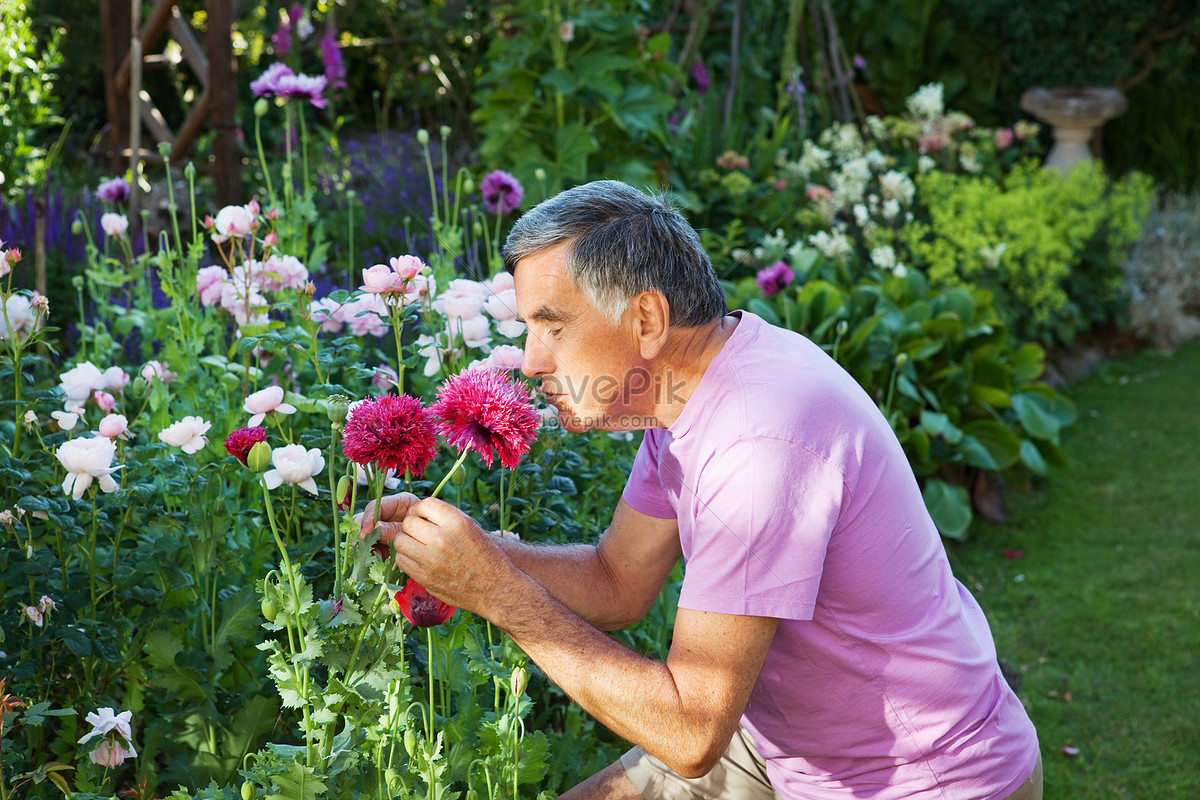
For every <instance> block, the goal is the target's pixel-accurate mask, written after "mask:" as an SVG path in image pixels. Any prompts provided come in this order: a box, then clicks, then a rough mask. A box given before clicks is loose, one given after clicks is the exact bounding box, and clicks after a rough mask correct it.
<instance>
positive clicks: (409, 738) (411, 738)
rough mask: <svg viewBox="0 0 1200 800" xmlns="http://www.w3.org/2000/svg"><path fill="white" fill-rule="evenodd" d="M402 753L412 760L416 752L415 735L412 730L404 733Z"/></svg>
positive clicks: (409, 729)
mask: <svg viewBox="0 0 1200 800" xmlns="http://www.w3.org/2000/svg"><path fill="white" fill-rule="evenodd" d="M404 751H405V752H406V753H408V757H409V758H412V757H413V756H415V755H416V752H417V734H416V732H415V731H414V730H413V729H412V728H408V729H407V730H405V731H404Z"/></svg>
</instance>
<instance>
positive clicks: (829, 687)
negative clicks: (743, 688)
mask: <svg viewBox="0 0 1200 800" xmlns="http://www.w3.org/2000/svg"><path fill="white" fill-rule="evenodd" d="M735 313H740V315H741V321H740V322H739V324H738V326H737V328H736V330H735V331H734V332H733V334H732V336H731V337H730V339H729V340H728V342H726V344H725V346H724V348H723V349H722V350H721V352H720V354H718V355H717V357H716V358H715V359H714V360H713V361H712V363H711V364H710V365H709V367H708V370H707V371H706V372H705V374H704V377H703V379H702V380H701V381H700V383H699V384H698V386H697V387H696V390H695V392H694V393H693V395H692V396H691V398H690V399H689V400H688V402H687V405H686V406H685V407H684V410H683V413H682V414H681V415H680V417H679V419H678V420H676V422H675V424H674V425H672V426H671V427H670V428H669V429H667V430H663V429H657V430H650V431H647V432H646V434H645V437H644V439H643V441H642V445H641V448H640V449H639V451H638V454H637V459H636V461H635V463H634V467H633V471H632V473H631V475H630V478H629V482H628V484H627V485H626V487H625V492H624V498H625V501H626V502H628V503H629V505H630V506H632V507H633V508H634V509H636V510H637V511H640V512H641V513H643V514H647V515H649V516H653V517H658V518H662V519H671V518H674V519H678V521H679V538H680V543H681V545H682V548H683V557H684V561H685V566H684V579H683V586H682V589H681V593H680V598H679V605H680V606H681V607H683V608H690V609H695V610H698V611H709V612H716V613H724V614H746V615H754V616H766V617H778V618H779V619H780V623H779V628H778V632H777V633H776V634H775V639H774V640H773V642H772V644H771V648H770V651H769V652H768V654H767V658H766V662H765V663H764V664H763V668H762V672H761V674H760V675H759V677H758V682H757V683H756V684H755V686H754V690H753V692H752V694H751V695H750V701H749V704H748V705H747V707H746V711H745V714H744V716H743V719H742V723H743V725H745V727H746V728H747V730H748V731H749V732H750V734H751V735H752V736H753V738H754V740H755V742H756V743H757V745H758V748H759V752H760V753H761V754H762V755H763V757H764V758H765V759H766V760H767V771H768V774H769V775H770V778H771V782H772V783H773V784H774V786H775V788H776V790H777V791H778V792H779V793H780V794H781V795H783V796H784V797H787V798H805V800H820V799H821V798H830V800H834V799H835V798H850V797H856V798H862V797H867V798H872V800H891V799H892V798H940V799H941V800H950V799H951V798H953V799H954V800H965V799H966V798H980V799H981V800H982V798H988V799H989V800H991V799H992V798H1002V797H1005V796H1007V795H1008V794H1009V793H1011V792H1012V791H1014V790H1015V789H1016V788H1017V786H1018V785H1019V784H1020V783H1021V781H1023V780H1024V779H1025V778H1027V777H1029V773H1030V771H1031V770H1032V769H1033V765H1034V761H1035V760H1036V758H1037V752H1038V745H1037V734H1036V732H1035V731H1034V728H1033V724H1032V723H1031V722H1030V720H1029V717H1028V715H1027V714H1026V713H1025V709H1024V708H1023V707H1022V705H1021V703H1020V701H1019V700H1018V699H1017V697H1016V696H1015V695H1014V694H1013V692H1012V691H1011V690H1010V689H1009V687H1008V684H1007V683H1006V682H1005V680H1004V677H1003V676H1002V675H1001V673H1000V670H999V667H998V665H997V662H996V651H995V645H994V644H993V641H992V635H991V631H990V630H989V628H988V625H987V621H986V619H985V618H984V616H983V612H982V611H981V610H980V608H979V605H978V604H977V603H976V602H975V600H974V598H973V597H971V595H970V594H969V593H968V592H967V590H966V589H965V588H963V586H962V585H961V584H960V583H958V581H957V580H955V578H954V576H953V575H952V574H951V572H950V565H949V562H948V561H947V560H946V555H945V551H944V550H943V548H942V543H941V540H940V538H939V536H938V533H937V530H936V528H935V527H934V525H933V522H932V521H931V520H930V518H929V514H928V512H927V511H926V509H925V504H924V502H923V501H922V499H921V492H920V489H919V488H918V486H917V482H916V479H915V478H914V477H913V473H912V469H911V467H910V466H909V463H908V460H907V458H906V457H905V455H904V451H903V449H902V448H901V447H900V443H899V442H898V441H897V440H896V437H895V434H894V433H893V432H892V430H891V428H890V427H889V425H888V423H887V421H886V420H885V419H884V417H883V415H882V414H881V413H880V412H879V409H878V408H877V407H876V406H875V404H874V403H873V402H872V401H871V399H870V398H869V397H868V396H867V394H866V392H864V391H863V390H862V388H861V387H859V385H858V384H857V383H855V381H854V379H853V378H851V377H850V376H849V375H848V374H847V373H846V372H845V371H844V370H842V369H841V368H840V367H839V366H838V365H837V364H836V363H835V362H834V361H833V360H832V359H831V358H829V356H827V355H826V354H825V352H824V351H822V350H821V349H820V348H819V347H817V346H816V345H814V344H813V343H812V342H810V341H809V340H808V339H806V338H804V337H803V336H800V335H799V334H796V333H793V332H791V331H788V330H784V329H782V328H778V327H775V326H772V325H768V324H767V323H766V322H764V321H763V320H762V319H760V318H759V317H757V316H755V315H753V314H750V313H748V312H735Z"/></svg>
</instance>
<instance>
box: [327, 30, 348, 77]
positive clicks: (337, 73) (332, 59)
mask: <svg viewBox="0 0 1200 800" xmlns="http://www.w3.org/2000/svg"><path fill="white" fill-rule="evenodd" d="M321 61H322V62H324V64H325V79H326V80H327V81H328V85H329V88H331V89H341V88H343V87H345V85H346V64H345V62H343V61H342V50H341V48H340V47H338V43H337V31H335V30H334V29H333V24H332V23H330V24H329V25H328V26H326V28H325V35H324V36H322V37H321Z"/></svg>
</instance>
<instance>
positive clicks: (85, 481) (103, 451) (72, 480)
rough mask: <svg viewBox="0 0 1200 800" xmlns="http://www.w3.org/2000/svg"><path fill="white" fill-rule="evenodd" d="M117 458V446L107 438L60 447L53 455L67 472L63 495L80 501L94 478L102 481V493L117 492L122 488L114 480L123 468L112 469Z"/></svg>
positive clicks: (71, 442)
mask: <svg viewBox="0 0 1200 800" xmlns="http://www.w3.org/2000/svg"><path fill="white" fill-rule="evenodd" d="M116 454H117V445H116V444H115V443H114V442H113V440H112V439H106V438H104V437H88V438H81V439H71V440H70V441H67V442H63V443H62V444H61V445H59V447H58V451H57V452H56V453H55V454H54V455H55V456H56V457H57V458H58V460H59V462H60V463H61V464H62V465H63V467H64V468H66V470H67V477H66V478H65V479H64V480H63V484H62V487H63V494H69V495H71V496H72V497H74V498H75V499H76V500H78V499H79V498H81V497H83V493H84V492H86V491H87V489H88V487H89V486H91V485H92V480H93V479H95V478H99V479H100V489H101V491H104V492H115V491H117V489H119V488H121V487H120V486H118V485H117V482H116V481H115V480H113V477H112V473H114V472H116V471H117V470H119V469H120V468H121V467H120V465H117V466H115V467H114V466H112V460H113V457H114V456H116Z"/></svg>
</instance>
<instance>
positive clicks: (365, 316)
mask: <svg viewBox="0 0 1200 800" xmlns="http://www.w3.org/2000/svg"><path fill="white" fill-rule="evenodd" d="M339 313H340V315H341V318H342V320H343V321H344V322H345V323H346V325H348V326H349V327H350V332H351V333H353V334H354V335H355V336H367V335H370V336H375V337H379V336H383V335H384V334H385V333H387V330H388V328H387V324H386V322H385V320H386V319H387V315H388V311H387V306H386V305H384V302H383V300H382V299H381V298H380V297H379V295H375V294H364V295H360V296H359V297H357V298H355V299H354V300H351V301H350V302H349V303H346V304H345V305H343V306H342V308H341V310H340V311H339Z"/></svg>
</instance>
